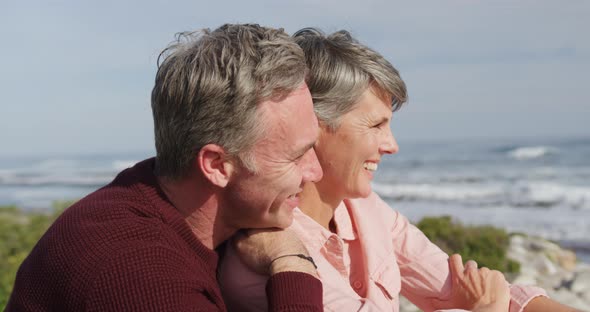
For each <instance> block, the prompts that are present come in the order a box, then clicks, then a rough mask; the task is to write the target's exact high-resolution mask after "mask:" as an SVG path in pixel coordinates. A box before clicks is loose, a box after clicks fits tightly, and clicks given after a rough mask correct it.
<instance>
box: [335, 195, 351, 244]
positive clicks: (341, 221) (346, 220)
mask: <svg viewBox="0 0 590 312" xmlns="http://www.w3.org/2000/svg"><path fill="white" fill-rule="evenodd" d="M334 223H335V224H336V233H337V234H338V236H340V238H342V239H345V240H355V239H356V231H355V229H354V225H353V223H352V219H351V218H350V214H349V213H348V207H346V205H345V202H344V201H342V202H341V203H340V205H338V207H336V210H334Z"/></svg>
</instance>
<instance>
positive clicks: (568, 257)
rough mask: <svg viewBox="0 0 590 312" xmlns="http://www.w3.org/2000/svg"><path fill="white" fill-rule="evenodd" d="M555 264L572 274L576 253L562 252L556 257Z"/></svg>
mask: <svg viewBox="0 0 590 312" xmlns="http://www.w3.org/2000/svg"><path fill="white" fill-rule="evenodd" d="M557 263H558V264H559V266H561V267H562V268H563V269H565V270H567V271H570V272H572V271H573V270H574V269H575V268H576V253H575V252H573V251H571V250H562V251H561V252H560V253H559V254H558V255H557Z"/></svg>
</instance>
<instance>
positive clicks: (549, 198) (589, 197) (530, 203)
mask: <svg viewBox="0 0 590 312" xmlns="http://www.w3.org/2000/svg"><path fill="white" fill-rule="evenodd" d="M373 190H374V191H375V192H377V193H378V194H379V195H381V196H383V197H385V198H389V199H393V200H398V201H425V202H443V203H457V204H461V205H501V206H509V207H532V208H551V207H568V208H572V209H589V210H590V188H589V187H584V186H575V185H564V184H559V183H550V182H530V181H529V182H516V183H513V184H491V183H490V184H443V183H440V184H425V183H422V184H382V183H373Z"/></svg>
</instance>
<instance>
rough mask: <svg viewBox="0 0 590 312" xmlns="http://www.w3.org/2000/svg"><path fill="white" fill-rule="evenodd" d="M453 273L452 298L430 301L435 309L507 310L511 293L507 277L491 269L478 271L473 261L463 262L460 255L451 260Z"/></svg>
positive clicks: (452, 257) (482, 311) (450, 264)
mask: <svg viewBox="0 0 590 312" xmlns="http://www.w3.org/2000/svg"><path fill="white" fill-rule="evenodd" d="M449 268H450V271H451V285H452V290H451V297H450V298H449V299H448V300H438V299H431V300H430V303H431V304H432V305H433V307H435V308H436V309H452V308H455V309H465V310H471V311H474V312H475V311H478V312H484V311H494V312H495V311H508V307H509V305H510V290H509V288H508V282H506V280H505V279H504V275H503V274H502V273H501V272H499V271H495V270H494V271H492V270H490V269H488V268H485V267H484V268H481V269H478V268H477V263H476V262H475V261H473V260H470V261H467V264H466V265H465V266H463V260H462V259H461V256H460V255H458V254H455V255H452V256H451V257H450V258H449Z"/></svg>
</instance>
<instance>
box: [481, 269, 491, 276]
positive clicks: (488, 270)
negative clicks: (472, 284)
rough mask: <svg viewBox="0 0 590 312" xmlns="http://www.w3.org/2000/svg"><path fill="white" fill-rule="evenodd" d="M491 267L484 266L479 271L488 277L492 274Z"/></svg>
mask: <svg viewBox="0 0 590 312" xmlns="http://www.w3.org/2000/svg"><path fill="white" fill-rule="evenodd" d="M490 272H491V271H490V269H488V268H486V267H483V268H481V269H479V273H480V274H481V276H483V277H486V276H488V275H489V274H490Z"/></svg>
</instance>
